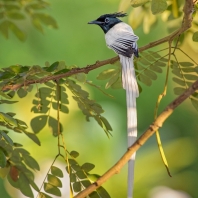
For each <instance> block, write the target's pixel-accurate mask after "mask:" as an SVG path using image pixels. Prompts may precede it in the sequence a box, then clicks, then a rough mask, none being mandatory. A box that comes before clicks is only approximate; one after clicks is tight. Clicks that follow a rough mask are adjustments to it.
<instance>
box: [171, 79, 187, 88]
mask: <svg viewBox="0 0 198 198" xmlns="http://www.w3.org/2000/svg"><path fill="white" fill-rule="evenodd" d="M173 81H174V82H176V83H177V84H179V85H181V86H185V82H184V81H183V80H181V79H180V78H175V77H173Z"/></svg>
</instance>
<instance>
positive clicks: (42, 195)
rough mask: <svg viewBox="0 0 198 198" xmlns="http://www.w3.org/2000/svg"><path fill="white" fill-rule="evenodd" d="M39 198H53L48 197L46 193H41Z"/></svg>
mask: <svg viewBox="0 0 198 198" xmlns="http://www.w3.org/2000/svg"><path fill="white" fill-rule="evenodd" d="M38 198H52V197H51V196H49V195H47V194H45V193H43V192H39V196H38Z"/></svg>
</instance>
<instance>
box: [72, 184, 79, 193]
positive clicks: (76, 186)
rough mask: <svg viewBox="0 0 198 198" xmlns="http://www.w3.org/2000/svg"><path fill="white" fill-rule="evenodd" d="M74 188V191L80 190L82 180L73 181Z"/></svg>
mask: <svg viewBox="0 0 198 198" xmlns="http://www.w3.org/2000/svg"><path fill="white" fill-rule="evenodd" d="M73 189H74V192H80V191H81V183H80V182H74V183H73Z"/></svg>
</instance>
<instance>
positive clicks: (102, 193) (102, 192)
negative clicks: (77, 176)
mask: <svg viewBox="0 0 198 198" xmlns="http://www.w3.org/2000/svg"><path fill="white" fill-rule="evenodd" d="M96 192H97V193H98V194H99V195H100V197H102V198H111V197H110V195H109V194H108V192H107V191H106V190H105V189H104V188H103V187H102V186H100V187H99V188H97V189H96Z"/></svg>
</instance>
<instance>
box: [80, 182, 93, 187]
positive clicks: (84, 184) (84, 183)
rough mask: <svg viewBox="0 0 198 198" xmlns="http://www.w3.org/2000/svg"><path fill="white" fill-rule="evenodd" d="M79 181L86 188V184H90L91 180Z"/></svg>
mask: <svg viewBox="0 0 198 198" xmlns="http://www.w3.org/2000/svg"><path fill="white" fill-rule="evenodd" d="M81 183H82V185H83V186H84V187H85V188H87V187H88V186H90V185H91V182H90V181H89V180H82V181H81Z"/></svg>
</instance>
